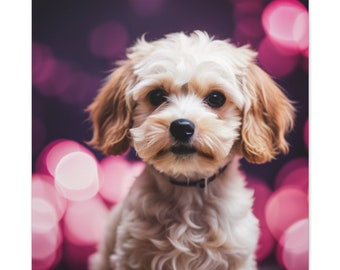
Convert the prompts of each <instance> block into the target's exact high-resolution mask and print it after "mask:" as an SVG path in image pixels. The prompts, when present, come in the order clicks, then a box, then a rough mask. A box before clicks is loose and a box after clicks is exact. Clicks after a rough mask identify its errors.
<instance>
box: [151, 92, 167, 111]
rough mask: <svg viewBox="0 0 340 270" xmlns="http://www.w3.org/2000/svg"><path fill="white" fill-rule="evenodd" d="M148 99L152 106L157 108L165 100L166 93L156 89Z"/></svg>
mask: <svg viewBox="0 0 340 270" xmlns="http://www.w3.org/2000/svg"><path fill="white" fill-rule="evenodd" d="M148 99H149V101H150V103H151V105H152V106H155V107H157V106H159V105H161V104H162V103H164V102H165V101H166V100H167V93H166V92H165V91H164V89H162V88H157V89H154V90H152V91H151V92H150V93H149V95H148Z"/></svg>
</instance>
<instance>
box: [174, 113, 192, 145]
mask: <svg viewBox="0 0 340 270" xmlns="http://www.w3.org/2000/svg"><path fill="white" fill-rule="evenodd" d="M194 132H195V124H194V123H193V122H191V121H190V120H188V119H177V120H175V121H173V122H172V123H171V125H170V133H171V135H172V136H173V137H174V138H175V139H176V140H177V141H180V142H184V143H186V142H188V141H189V139H190V138H191V136H192V135H194Z"/></svg>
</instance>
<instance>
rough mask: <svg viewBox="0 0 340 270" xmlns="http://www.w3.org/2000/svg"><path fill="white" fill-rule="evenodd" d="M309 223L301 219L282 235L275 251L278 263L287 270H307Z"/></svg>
mask: <svg viewBox="0 0 340 270" xmlns="http://www.w3.org/2000/svg"><path fill="white" fill-rule="evenodd" d="M308 255H309V222H308V219H307V218H306V219H301V220H298V221H296V222H295V223H293V224H292V225H291V226H289V227H288V228H287V230H285V232H284V233H283V234H282V236H281V238H280V240H279V245H278V251H277V257H278V261H279V262H280V263H281V264H282V266H284V267H285V269H287V270H308Z"/></svg>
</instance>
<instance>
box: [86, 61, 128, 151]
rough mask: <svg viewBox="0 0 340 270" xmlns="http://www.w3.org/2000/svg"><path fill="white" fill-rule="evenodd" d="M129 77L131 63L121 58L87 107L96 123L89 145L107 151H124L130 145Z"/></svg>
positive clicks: (94, 123) (91, 118) (93, 121)
mask: <svg viewBox="0 0 340 270" xmlns="http://www.w3.org/2000/svg"><path fill="white" fill-rule="evenodd" d="M130 80H132V71H131V67H130V64H129V62H127V61H125V62H122V65H121V66H120V67H118V68H117V69H116V70H115V71H114V72H113V73H112V74H111V76H110V77H109V78H108V81H107V82H106V83H105V85H104V86H103V88H102V89H101V90H100V92H99V94H98V95H97V97H96V98H95V99H94V101H93V102H92V104H90V106H89V107H88V111H89V113H90V115H89V116H90V120H91V121H92V123H93V137H92V140H91V141H90V142H89V145H91V146H93V147H94V148H96V149H98V150H101V151H102V152H103V153H104V154H114V155H118V154H122V153H124V152H125V151H127V150H128V149H129V147H130V139H129V129H130V127H131V126H132V123H131V122H132V117H131V112H132V108H131V106H132V104H131V102H129V101H128V100H127V98H126V95H125V90H126V88H127V86H128V84H129V81H130Z"/></svg>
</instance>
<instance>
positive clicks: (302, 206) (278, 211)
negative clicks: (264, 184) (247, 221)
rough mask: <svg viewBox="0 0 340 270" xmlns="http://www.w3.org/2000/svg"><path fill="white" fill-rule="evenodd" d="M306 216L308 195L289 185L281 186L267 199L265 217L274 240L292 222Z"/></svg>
mask: <svg viewBox="0 0 340 270" xmlns="http://www.w3.org/2000/svg"><path fill="white" fill-rule="evenodd" d="M307 217H308V196H307V194H306V193H305V192H303V191H301V190H300V189H297V188H295V187H291V186H285V187H281V188H280V189H278V190H276V191H275V192H274V193H273V194H272V195H271V196H270V197H269V199H268V201H267V204H266V207H265V218H266V221H267V225H268V228H269V230H270V232H271V233H272V235H273V236H274V238H275V239H276V240H278V239H280V237H281V235H282V233H283V232H284V231H285V230H286V229H287V228H288V227H289V226H290V225H292V224H293V223H294V222H296V221H298V220H300V219H303V218H307Z"/></svg>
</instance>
